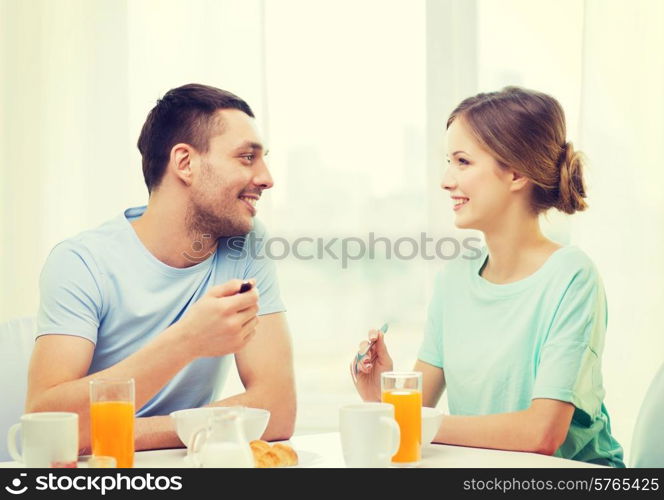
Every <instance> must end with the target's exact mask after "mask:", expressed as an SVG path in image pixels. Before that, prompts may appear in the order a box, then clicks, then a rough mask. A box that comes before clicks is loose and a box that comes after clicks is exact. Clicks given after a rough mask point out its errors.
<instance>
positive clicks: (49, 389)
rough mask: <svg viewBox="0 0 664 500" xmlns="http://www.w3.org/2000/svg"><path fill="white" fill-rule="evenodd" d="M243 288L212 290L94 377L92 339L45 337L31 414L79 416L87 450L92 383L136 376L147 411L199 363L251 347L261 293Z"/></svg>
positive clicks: (32, 381) (31, 381) (38, 346)
mask: <svg viewBox="0 0 664 500" xmlns="http://www.w3.org/2000/svg"><path fill="white" fill-rule="evenodd" d="M241 284H242V282H241V281H240V280H231V281H229V282H227V283H224V284H222V285H217V286H215V287H213V288H211V289H210V290H209V291H208V293H206V294H205V296H204V297H203V298H201V299H199V300H198V301H197V302H196V303H195V304H194V305H193V306H192V307H191V308H190V309H189V311H187V313H186V314H185V315H184V317H183V318H182V319H181V320H180V321H178V322H177V323H174V324H173V325H171V326H170V327H168V328H167V329H166V330H164V331H163V332H161V333H160V334H159V335H157V336H156V337H155V338H154V339H153V340H151V341H150V342H148V343H147V344H146V345H145V346H143V347H142V348H141V349H139V350H138V351H136V352H134V353H133V354H131V355H130V356H128V357H127V358H125V359H124V360H122V361H120V362H119V363H117V364H115V365H113V366H111V367H109V368H106V369H105V370H101V371H99V372H96V373H94V374H92V375H87V373H88V371H89V369H90V364H91V362H92V357H93V353H94V345H93V343H92V342H91V341H89V340H88V339H86V338H83V337H77V336H73V335H59V334H52V335H42V336H41V337H39V338H38V339H37V341H36V342H35V347H34V350H33V353H32V359H31V361H30V369H29V373H28V394H27V399H26V411H28V412H34V411H72V412H76V413H78V415H79V431H80V432H79V435H80V439H79V444H80V448H81V449H82V450H87V449H88V448H89V444H90V438H89V426H90V419H89V401H90V400H89V387H88V385H89V381H90V380H92V379H94V378H125V379H127V378H134V379H135V381H136V391H135V407H136V408H141V407H142V406H144V405H145V403H147V402H148V401H149V400H150V398H152V397H153V396H154V395H155V394H156V393H157V392H158V391H159V390H160V389H161V388H162V387H163V386H164V385H166V383H167V382H168V381H170V380H171V379H172V378H173V376H175V375H176V374H177V373H178V372H179V371H180V370H181V369H182V368H184V367H185V366H186V365H187V364H188V363H190V362H191V361H193V360H194V359H197V358H200V357H209V356H222V355H225V354H230V353H235V352H238V351H240V350H242V349H243V348H244V347H245V346H246V345H247V343H248V342H249V341H250V339H251V338H252V337H253V335H254V334H255V331H256V324H257V322H258V318H257V317H256V312H257V311H258V295H257V293H256V292H255V291H249V292H246V293H243V294H236V293H237V291H238V290H239V288H240V286H241ZM166 418H169V417H166ZM140 421H141V419H138V422H140ZM138 422H137V426H136V432H135V437H136V442H137V448H138V449H144V448H140V447H139V444H141V443H143V441H144V439H143V434H144V433H145V432H146V430H145V426H144V424H142V423H141V424H139V423H138ZM149 437H150V436H148V438H149ZM176 439H177V436H176ZM150 443H151V441H150V440H149V439H148V444H150ZM175 446H179V440H178V441H177V442H176V443H175ZM155 447H164V446H155Z"/></svg>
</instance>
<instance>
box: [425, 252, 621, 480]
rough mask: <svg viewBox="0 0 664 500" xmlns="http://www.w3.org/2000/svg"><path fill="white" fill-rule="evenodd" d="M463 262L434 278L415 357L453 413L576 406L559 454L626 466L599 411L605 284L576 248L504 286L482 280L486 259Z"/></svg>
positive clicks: (484, 254)
mask: <svg viewBox="0 0 664 500" xmlns="http://www.w3.org/2000/svg"><path fill="white" fill-rule="evenodd" d="M469 257H470V256H465V257H462V258H459V259H457V260H455V261H451V262H449V263H448V264H447V265H446V267H445V269H444V270H443V271H442V272H441V273H440V274H439V275H438V276H437V277H436V283H435V286H434V293H433V297H432V300H431V304H430V306H429V314H428V320H427V326H426V330H425V335H424V341H423V343H422V347H421V348H420V352H419V356H418V357H419V359H420V360H422V361H424V362H425V363H428V364H431V365H434V366H437V367H440V368H443V369H444V371H445V381H446V383H447V391H448V396H447V397H448V402H449V408H450V413H451V414H453V415H489V414H495V413H508V412H515V411H520V410H525V409H526V408H528V407H529V406H530V404H531V400H532V399H535V398H547V399H557V400H560V401H565V402H569V403H572V404H573V405H574V406H575V411H574V417H573V419H572V423H571V425H570V429H569V432H568V434H567V438H566V440H565V442H564V443H563V444H562V446H561V447H560V448H559V449H558V450H557V451H556V453H555V455H556V456H559V457H563V458H570V459H573V460H581V461H584V462H592V463H597V464H603V465H612V466H615V467H624V463H623V461H622V457H623V451H622V448H621V447H620V445H619V444H618V442H617V441H616V440H615V439H614V438H613V437H612V436H611V425H610V421H609V415H608V413H607V411H606V408H605V407H604V404H603V400H604V394H605V392H604V387H603V384H602V373H601V355H602V350H603V347H604V335H605V332H606V326H607V305H606V296H605V294H604V287H603V285H602V281H601V278H600V276H599V274H598V272H597V269H596V268H595V266H594V264H593V262H592V261H591V260H590V258H589V257H588V256H587V255H586V254H585V253H584V252H583V251H581V250H580V249H579V248H577V247H575V246H567V247H563V248H561V249H559V250H557V251H556V252H554V253H553V254H552V255H551V256H550V257H549V258H548V259H547V261H546V262H545V263H544V264H543V265H542V267H540V268H539V269H538V270H537V271H536V272H535V273H533V274H532V275H530V276H528V277H527V278H525V279H523V280H520V281H517V282H514V283H509V284H505V285H497V284H494V283H491V282H489V281H487V280H485V279H484V278H482V277H481V276H480V275H479V272H480V269H481V268H482V266H483V265H484V263H485V261H486V258H487V250H486V248H483V249H482V252H481V256H480V258H469Z"/></svg>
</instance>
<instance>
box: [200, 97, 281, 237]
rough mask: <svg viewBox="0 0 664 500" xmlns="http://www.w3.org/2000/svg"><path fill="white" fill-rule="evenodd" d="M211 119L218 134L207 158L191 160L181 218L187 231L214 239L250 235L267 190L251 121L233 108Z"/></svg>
mask: <svg viewBox="0 0 664 500" xmlns="http://www.w3.org/2000/svg"><path fill="white" fill-rule="evenodd" d="M217 118H219V119H220V120H221V122H222V123H223V124H222V125H221V128H220V131H221V133H218V132H216V133H213V134H212V136H211V137H210V140H209V146H208V151H207V153H203V154H200V155H196V156H195V157H193V158H192V167H193V170H194V172H195V174H194V177H193V181H192V185H191V191H190V192H191V198H190V206H189V210H188V214H187V218H188V225H189V229H190V230H191V231H193V232H195V233H200V234H210V235H211V237H212V238H215V239H216V238H219V237H222V236H238V235H243V234H247V233H248V232H249V231H251V228H252V227H253V217H254V216H255V215H256V204H257V203H258V200H259V199H260V197H261V193H262V192H263V190H265V189H269V188H271V187H272V185H273V181H272V176H271V175H270V172H269V170H268V168H267V165H266V163H265V153H266V152H265V149H264V146H263V144H262V142H261V140H260V135H259V133H258V128H257V127H256V123H255V121H254V119H253V118H251V117H250V116H249V115H247V114H245V113H244V112H242V111H240V110H236V109H224V110H220V111H217ZM196 167H197V168H196Z"/></svg>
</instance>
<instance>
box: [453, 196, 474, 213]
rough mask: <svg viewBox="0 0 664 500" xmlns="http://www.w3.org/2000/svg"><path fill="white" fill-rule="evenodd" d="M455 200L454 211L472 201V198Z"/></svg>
mask: <svg viewBox="0 0 664 500" xmlns="http://www.w3.org/2000/svg"><path fill="white" fill-rule="evenodd" d="M453 200H454V210H458V209H459V208H461V207H462V206H464V205H465V204H466V203H468V202H469V201H470V198H453Z"/></svg>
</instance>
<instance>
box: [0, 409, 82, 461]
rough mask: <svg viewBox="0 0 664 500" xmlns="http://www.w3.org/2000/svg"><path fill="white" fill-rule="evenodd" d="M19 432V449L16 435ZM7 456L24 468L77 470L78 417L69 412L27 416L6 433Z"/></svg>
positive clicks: (29, 414)
mask: <svg viewBox="0 0 664 500" xmlns="http://www.w3.org/2000/svg"><path fill="white" fill-rule="evenodd" d="M19 430H20V431H21V450H22V453H19V451H18V448H17V446H16V434H17V433H18V431H19ZM7 448H8V449H9V454H10V455H11V456H12V458H13V459H14V460H16V461H17V462H22V463H23V464H24V465H25V466H26V467H38V468H53V467H76V462H77V460H78V414H76V413H69V412H60V411H58V412H39V413H26V414H25V415H23V416H22V417H21V421H20V422H19V423H17V424H14V425H12V426H11V427H10V428H9V432H8V433H7Z"/></svg>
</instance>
